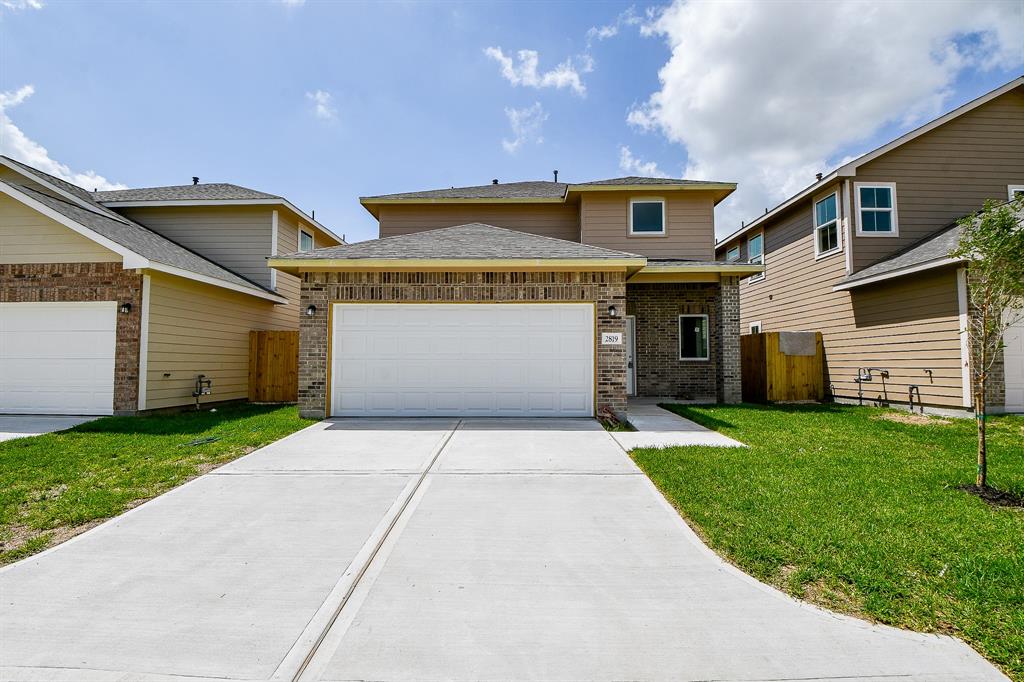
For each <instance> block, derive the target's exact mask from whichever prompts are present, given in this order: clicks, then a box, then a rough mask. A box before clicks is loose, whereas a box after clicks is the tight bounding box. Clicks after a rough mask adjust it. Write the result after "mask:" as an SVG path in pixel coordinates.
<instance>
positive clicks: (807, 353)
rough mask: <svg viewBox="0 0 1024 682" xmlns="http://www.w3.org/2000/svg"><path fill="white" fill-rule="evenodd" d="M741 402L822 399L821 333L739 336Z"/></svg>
mask: <svg viewBox="0 0 1024 682" xmlns="http://www.w3.org/2000/svg"><path fill="white" fill-rule="evenodd" d="M740 365H741V369H742V377H743V379H742V381H743V400H744V401H745V402H751V403H765V402H787V401H798V400H824V398H825V367H824V356H823V352H822V345H821V332H762V333H760V334H744V335H743V336H741V337H740Z"/></svg>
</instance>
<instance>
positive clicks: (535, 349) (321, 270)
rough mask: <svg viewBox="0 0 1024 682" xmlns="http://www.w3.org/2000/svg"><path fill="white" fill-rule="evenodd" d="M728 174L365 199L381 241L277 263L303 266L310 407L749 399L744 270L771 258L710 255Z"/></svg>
mask: <svg viewBox="0 0 1024 682" xmlns="http://www.w3.org/2000/svg"><path fill="white" fill-rule="evenodd" d="M734 189H735V185H733V184H730V183H715V182H695V181H689V180H669V179H659V178H639V177H629V178H618V179H614V180H605V181H599V182H588V183H580V184H566V183H560V182H557V181H556V182H515V183H507V184H506V183H498V182H497V181H496V180H495V181H493V182H492V183H491V184H489V185H483V186H478V187H463V188H451V189H443V190H433V191H426V192H411V193H405V194H390V195H384V196H374V197H364V198H362V199H361V200H360V201H361V203H362V204H363V206H364V207H365V208H366V209H367V210H368V211H369V212H370V213H371V214H373V216H374V217H376V218H377V219H378V220H379V224H380V239H376V240H372V241H367V242H362V243H358V244H351V245H344V246H337V247H328V248H322V249H316V250H314V251H309V252H305V253H294V254H289V255H287V256H279V257H277V258H274V259H271V261H270V264H271V265H272V266H273V267H275V268H277V269H279V270H280V271H281V272H282V273H287V274H290V275H297V276H299V277H300V278H301V281H302V308H303V312H304V313H305V314H304V315H303V316H302V318H301V320H302V322H301V334H300V361H299V406H300V410H301V412H302V414H304V415H307V416H311V417H324V416H335V415H345V416H354V415H380V416H384V415H388V416H391V415H451V416H459V415H464V416H472V415H496V416H592V415H594V414H595V413H601V412H603V411H605V410H610V411H612V412H614V413H617V414H619V415H622V414H625V413H626V411H627V396H628V395H639V396H666V397H673V398H692V399H701V400H719V401H722V402H736V401H738V400H739V397H740V384H739V380H740V367H739V326H738V324H739V317H738V315H739V300H738V291H737V289H738V281H739V277H740V276H744V275H749V274H753V273H757V272H760V271H761V269H762V268H761V266H758V265H753V266H752V265H749V264H744V263H729V264H726V263H721V262H716V261H715V260H714V206H715V204H717V203H718V202H720V201H721V200H722V199H724V198H725V197H726V196H728V195H729V194H730V193H732V191H733V190H734ZM466 304H472V305H466Z"/></svg>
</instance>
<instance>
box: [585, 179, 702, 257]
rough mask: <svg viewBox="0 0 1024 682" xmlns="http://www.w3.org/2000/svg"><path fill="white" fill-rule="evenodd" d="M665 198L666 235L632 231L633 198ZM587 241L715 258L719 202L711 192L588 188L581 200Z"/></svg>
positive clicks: (650, 252)
mask: <svg viewBox="0 0 1024 682" xmlns="http://www.w3.org/2000/svg"><path fill="white" fill-rule="evenodd" d="M646 197H661V198H663V199H665V201H666V205H665V217H666V220H665V223H666V224H665V233H666V234H665V236H664V237H651V236H642V237H640V236H636V237H631V236H630V235H629V201H630V199H640V198H646ZM580 224H581V226H582V241H583V243H585V244H593V245H594V246H603V247H605V248H608V249H618V250H620V251H628V252H630V253H639V254H641V255H644V256H650V257H653V258H688V259H694V260H713V259H714V257H715V206H714V199H713V198H712V196H711V194H710V193H709V192H695V191H683V192H649V193H648V192H645V193H640V192H638V193H636V194H629V193H627V192H608V193H604V192H586V193H584V194H583V196H582V199H581V202H580Z"/></svg>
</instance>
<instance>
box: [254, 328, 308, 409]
mask: <svg viewBox="0 0 1024 682" xmlns="http://www.w3.org/2000/svg"><path fill="white" fill-rule="evenodd" d="M298 399H299V332H297V331H294V332H279V331H266V330H260V331H255V330H254V331H250V332H249V400H250V402H254V403H294V402H296V401H297V400H298Z"/></svg>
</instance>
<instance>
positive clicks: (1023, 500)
mask: <svg viewBox="0 0 1024 682" xmlns="http://www.w3.org/2000/svg"><path fill="white" fill-rule="evenodd" d="M959 488H960V490H963V491H964V492H968V493H970V494H972V495H977V496H978V497H980V498H981V499H983V500H985V501H986V502H988V503H989V504H991V505H992V506H993V507H1011V508H1015V509H1024V497H1021V496H1020V495H1017V494H1016V493H1011V492H1009V491H1008V490H997V489H996V488H993V487H991V486H984V487H982V486H977V485H962V486H959Z"/></svg>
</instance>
